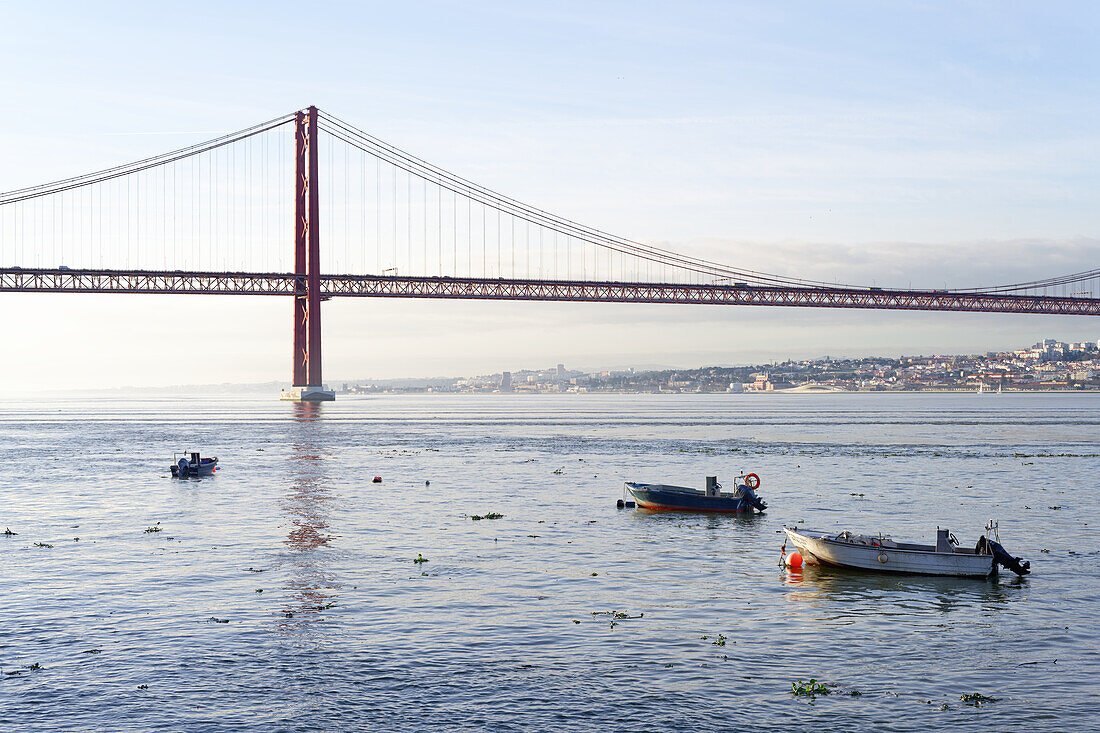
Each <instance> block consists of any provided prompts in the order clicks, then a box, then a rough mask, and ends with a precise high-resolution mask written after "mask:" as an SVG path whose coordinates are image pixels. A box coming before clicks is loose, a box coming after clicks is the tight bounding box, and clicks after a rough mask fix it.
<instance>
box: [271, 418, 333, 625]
mask: <svg viewBox="0 0 1100 733" xmlns="http://www.w3.org/2000/svg"><path fill="white" fill-rule="evenodd" d="M293 407H294V418H293V419H294V423H295V425H294V428H295V430H296V437H295V441H294V444H293V446H292V453H291V456H290V460H289V465H288V471H289V476H290V477H291V479H292V480H291V483H290V485H289V486H288V487H287V494H286V496H285V498H284V499H283V500H282V502H281V503H282V505H283V508H284V511H285V512H286V513H287V515H289V518H290V531H289V532H288V534H287V537H286V539H285V540H283V544H284V545H286V547H287V548H289V549H290V550H291V553H290V554H289V556H288V557H287V561H288V562H289V563H290V566H291V567H290V577H289V579H288V581H287V585H286V591H287V593H286V599H287V601H286V604H285V606H284V608H283V611H282V618H280V620H279V622H278V627H279V630H280V631H281V632H284V633H288V634H291V633H293V634H300V633H303V632H308V631H311V630H312V629H313V628H314V627H315V626H316V625H317V624H318V622H320V621H322V620H323V619H324V615H323V613H322V612H323V611H325V610H327V609H328V608H331V607H332V606H333V605H334V604H335V603H336V598H337V594H336V593H335V590H336V589H337V588H339V587H340V583H339V581H338V580H337V578H336V574H335V573H334V572H332V571H331V570H330V569H329V567H328V563H329V560H328V558H329V556H328V554H327V552H326V550H328V545H329V543H330V542H331V541H332V540H333V539H334V538H335V536H334V535H333V534H332V533H331V532H330V527H329V505H330V504H331V501H332V497H331V493H330V490H329V481H328V476H327V474H326V471H325V462H324V457H323V455H322V452H321V449H320V447H319V445H320V441H318V440H316V432H317V431H318V429H319V428H320V425H321V414H322V408H321V406H320V405H319V404H315V403H308V402H301V403H296V404H294V406H293Z"/></svg>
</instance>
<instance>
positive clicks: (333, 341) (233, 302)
mask: <svg viewBox="0 0 1100 733" xmlns="http://www.w3.org/2000/svg"><path fill="white" fill-rule="evenodd" d="M1098 31H1100V9H1098V8H1097V7H1096V6H1095V5H1094V4H1091V3H1072V2H1061V3H1046V4H1041V5H1040V4H1034V3H1023V2H950V3H948V2H943V3H936V2H891V3H884V2H806V3H797V2H792V3H765V2H759V3H745V2H667V3H657V2H576V3H573V2H556V3H544V4H537V3H515V2H477V1H464V2H421V3H392V2H390V3H371V2H359V3H327V2H316V3H309V4H305V3H303V4H299V5H295V4H290V3H280V2H265V3H246V2H241V3H207V2H189V3H186V4H183V3H180V4H171V3H125V2H120V3H113V4H109V5H99V6H93V5H90V4H87V3H68V2H42V3H33V4H31V3H17V2H8V1H6V0H0V110H2V111H3V114H2V115H0V160H2V161H3V165H0V191H7V190H12V189H15V188H19V187H23V186H29V185H34V184H37V183H43V182H47V181H52V180H56V179H60V178H64V177H68V176H71V175H75V174H78V173H83V172H87V171H92V170H98V169H101V168H106V167H109V166H112V165H116V164H118V163H122V162H126V161H130V160H136V159H140V158H143V157H146V156H148V155H152V154H156V153H160V152H163V151H166V150H169V149H173V148H178V147H183V146H185V145H189V144H192V143H195V142H199V141H201V140H204V139H208V138H210V137H213V136H215V135H217V134H220V133H224V132H228V131H232V130H237V129H241V128H244V127H247V126H249V125H251V124H254V123H256V122H259V121H262V120H266V119H270V118H272V117H275V116H277V115H279V114H282V113H284V112H289V111H292V110H295V109H299V108H302V107H305V106H307V105H310V104H316V105H318V106H320V107H322V108H323V109H325V110H327V111H329V112H331V113H333V114H335V115H337V116H338V117H340V118H342V119H345V120H348V121H350V122H353V123H354V124H355V125H357V126H358V127H360V128H362V129H365V130H368V131H370V132H371V133H372V134H374V135H376V136H377V137H379V138H382V139H384V140H387V141H389V142H391V143H393V144H395V145H398V146H400V147H401V148H403V149H405V150H409V151H412V152H414V153H416V154H417V155H418V156H420V157H422V158H424V159H426V160H429V161H432V162H433V163H435V164H437V165H439V166H441V167H443V168H446V169H448V170H451V171H454V172H457V173H459V174H460V175H462V176H464V177H466V178H468V179H471V180H474V181H477V182H479V183H482V184H484V185H486V186H488V187H490V188H492V189H494V190H497V191H501V192H503V193H506V194H508V195H510V196H512V197H513V198H516V199H518V200H521V201H524V202H527V203H530V204H532V205H535V206H538V207H539V208H542V209H545V210H549V211H553V212H555V213H558V214H561V215H563V216H566V217H568V218H570V219H573V220H575V221H581V222H584V223H586V224H589V225H591V226H593V227H596V228H599V229H601V230H603V231H609V232H614V233H616V234H619V235H622V236H625V237H629V238H631V239H635V240H639V241H643V242H648V243H652V244H656V245H659V246H662V247H667V248H669V249H673V250H675V251H678V252H683V253H685V254H690V255H694V256H699V257H706V258H708V259H714V260H717V261H720V262H724V263H729V264H732V265H736V266H739V267H744V268H746V269H753V270H758V271H765V272H774V273H779V274H783V275H790V276H796V277H803V278H808V279H819V280H827V281H833V280H838V281H840V282H852V283H862V284H867V285H875V286H879V287H892V286H896V287H909V286H910V285H911V286H913V287H927V288H940V287H965V286H978V285H988V284H997V283H1005V282H1016V281H1019V280H1030V279H1035V278H1038V277H1047V276H1054V275H1059V274H1064V273H1067V272H1074V271H1080V270H1086V269H1092V268H1094V267H1096V263H1097V254H1098V253H1100V215H1098V213H1097V212H1098V208H1097V206H1096V202H1097V201H1098V200H1100V173H1098V171H1100V124H1098V123H1100V94H1098V92H1100V89H1098V87H1100V51H1098V50H1097V45H1096V43H1095V38H1096V37H1098ZM0 236H3V235H0ZM322 246H323V244H322ZM0 250H2V247H0ZM12 264H17V263H12ZM323 313H324V318H323V328H324V358H325V375H326V381H328V382H330V383H331V382H336V383H338V382H340V381H343V380H349V379H358V378H369V377H375V378H382V377H400V376H442V375H468V374H478V373H490V372H497V371H501V370H513V371H514V370H518V369H523V368H538V367H544V366H548V365H553V364H556V363H558V362H564V363H566V365H567V366H570V367H571V368H586V369H606V368H619V367H626V366H684V367H688V366H702V365H711V364H746V363H758V362H764V361H771V360H782V359H786V358H807V357H816V356H822V355H826V354H828V355H832V356H842V355H897V354H919V353H925V354H927V353H970V352H976V351H987V350H994V349H1008V348H1016V347H1021V346H1026V345H1030V344H1031V343H1032V342H1034V341H1036V340H1038V339H1041V338H1044V337H1056V338H1062V339H1064V340H1097V339H1098V338H1100V321H1097V320H1095V319H1088V318H1085V317H1049V316H1045V317H1044V316H1013V315H997V314H988V315H977V314H973V315H971V314H936V313H901V312H876V311H856V312H847V311H833V310H823V309H819V310H807V309H782V308H776V309H766V308H749V307H726V308H720V307H704V306H657V305H645V306H639V305H608V304H552V303H481V302H462V303H455V302H447V301H403V300H359V299H347V300H341V299H335V300H332V301H329V302H327V303H326V304H325V305H324V310H323ZM0 316H2V318H3V322H4V330H5V342H6V345H7V347H8V349H10V350H11V352H12V353H14V354H16V358H14V359H13V358H7V359H4V360H3V366H2V367H0V392H3V393H12V392H16V393H18V392H25V391H31V392H33V391H36V390H47V389H84V388H93V387H116V386H124V385H135V386H166V385H174V384H201V383H222V382H266V381H272V380H286V379H289V372H290V322H291V314H290V303H289V301H287V300H285V299H281V298H242V297H204V298H198V297H191V296H111V295H96V296H91V295H89V296H84V295H57V294H42V295H28V294H0ZM196 327H197V328H200V329H202V331H203V333H204V338H203V342H204V343H203V348H202V349H201V351H200V352H196V351H193V350H187V349H184V348H181V342H180V333H181V331H182V330H183V329H189V328H196Z"/></svg>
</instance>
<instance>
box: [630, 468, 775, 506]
mask: <svg viewBox="0 0 1100 733" xmlns="http://www.w3.org/2000/svg"><path fill="white" fill-rule="evenodd" d="M736 485H737V488H736V489H734V490H733V491H730V492H727V491H722V485H721V484H720V483H718V477H717V476H707V483H706V488H705V489H690V488H687V487H685V486H668V485H666V484H639V483H633V482H631V481H627V482H626V490H627V491H629V492H630V494H631V496H633V497H634V500H635V501H636V502H637V503H638V506H639V507H641V508H642V509H650V510H653V511H677V512H712V513H718V514H737V513H740V512H751V511H752V510H753V509H756V510H757V511H761V512H762V511H764V510H765V509H767V508H768V505H767V504H765V503H764V502H763V501H762V500H761V499H760V497H758V496H757V495H756V489H758V488H760V477H759V476H757V475H756V474H755V473H750V474H746V475H742V476H738V477H737V479H736Z"/></svg>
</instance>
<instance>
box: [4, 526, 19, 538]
mask: <svg viewBox="0 0 1100 733" xmlns="http://www.w3.org/2000/svg"><path fill="white" fill-rule="evenodd" d="M4 534H6V535H7V536H8V537H14V536H15V535H17V534H19V533H18V532H12V531H11V530H10V529H8V528H7V527H4Z"/></svg>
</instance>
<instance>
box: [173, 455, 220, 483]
mask: <svg viewBox="0 0 1100 733" xmlns="http://www.w3.org/2000/svg"><path fill="white" fill-rule="evenodd" d="M169 469H170V470H171V471H172V475H173V476H175V477H176V478H192V477H202V476H213V475H214V472H215V471H217V470H218V459H217V458H214V459H206V458H204V459H202V463H201V464H200V465H198V466H195V465H193V464H192V465H190V466H188V467H187V472H186V473H185V474H183V476H180V468H179V466H178V465H175V464H173V465H171V466H169Z"/></svg>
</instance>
